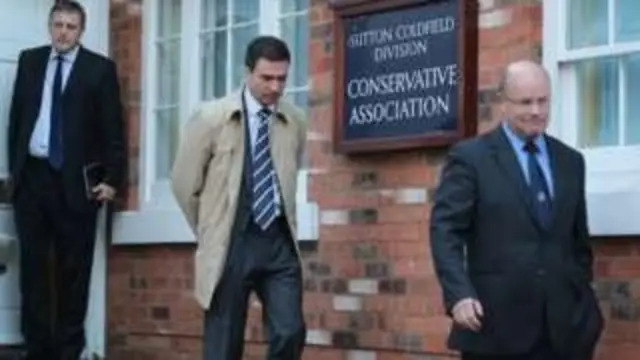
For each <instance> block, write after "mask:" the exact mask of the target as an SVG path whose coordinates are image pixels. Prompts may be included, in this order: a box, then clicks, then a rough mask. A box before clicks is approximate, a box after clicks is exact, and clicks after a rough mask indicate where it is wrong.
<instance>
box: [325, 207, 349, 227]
mask: <svg viewBox="0 0 640 360" xmlns="http://www.w3.org/2000/svg"><path fill="white" fill-rule="evenodd" d="M349 215H350V214H349V212H348V211H345V210H323V211H321V212H320V225H346V224H348V223H349Z"/></svg>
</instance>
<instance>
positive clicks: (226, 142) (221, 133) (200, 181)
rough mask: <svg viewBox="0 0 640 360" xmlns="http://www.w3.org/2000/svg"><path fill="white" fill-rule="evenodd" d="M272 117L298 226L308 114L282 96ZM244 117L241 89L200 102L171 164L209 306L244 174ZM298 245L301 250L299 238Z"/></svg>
mask: <svg viewBox="0 0 640 360" xmlns="http://www.w3.org/2000/svg"><path fill="white" fill-rule="evenodd" d="M274 119H275V120H274V121H273V122H272V123H271V137H270V141H271V154H272V157H273V160H274V167H275V170H276V173H277V174H278V179H279V182H280V189H281V192H282V197H283V200H284V205H285V206H284V207H285V213H286V216H287V219H288V223H289V227H290V228H291V233H292V234H297V231H296V218H295V216H296V187H297V172H298V169H299V167H300V165H301V159H302V154H303V153H304V146H305V143H306V119H305V117H304V114H303V112H302V111H301V110H300V109H299V108H297V107H295V106H294V105H293V104H291V103H288V102H286V101H284V100H281V101H280V103H279V104H278V106H277V112H276V117H275V118H274ZM244 124H245V121H244V119H243V114H242V102H241V92H235V93H233V94H231V95H228V96H227V97H225V98H222V99H217V100H213V101H210V102H207V103H204V104H202V105H201V106H200V107H199V109H198V110H197V111H196V112H195V113H194V115H193V116H192V118H191V119H190V120H189V122H188V124H187V125H186V127H185V130H184V134H183V137H182V140H181V143H180V147H179V149H178V154H177V155H176V159H175V162H174V167H173V169H172V174H171V181H172V189H173V193H174V196H175V198H176V200H177V202H178V205H179V206H180V208H181V210H182V212H183V213H184V215H185V217H186V219H187V221H188V223H189V225H190V226H191V228H192V230H193V232H194V233H195V235H196V239H197V249H196V253H195V296H196V299H197V301H198V303H199V304H200V305H201V306H202V308H204V309H207V308H209V306H210V304H211V299H212V297H213V293H214V291H215V289H216V286H217V284H218V282H219V280H220V276H221V275H222V270H223V268H224V263H225V260H226V257H227V251H228V249H229V240H230V237H231V228H232V226H233V222H234V220H235V213H236V207H237V203H238V194H239V192H240V184H241V180H242V169H243V159H244V149H245V145H244V141H245V130H244V126H245V125H244ZM296 250H297V251H298V256H299V254H300V253H299V250H298V247H297V244H296Z"/></svg>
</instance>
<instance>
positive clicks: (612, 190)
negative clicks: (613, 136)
mask: <svg viewBox="0 0 640 360" xmlns="http://www.w3.org/2000/svg"><path fill="white" fill-rule="evenodd" d="M568 1H569V0H543V1H542V6H543V41H542V46H543V63H544V65H545V67H546V68H547V69H548V70H549V73H550V77H551V88H552V93H553V99H554V100H553V102H552V108H551V122H550V125H549V133H550V134H552V135H554V136H556V137H558V138H560V139H561V140H562V141H564V142H565V143H567V144H568V145H570V146H572V147H575V148H577V145H578V134H579V128H578V119H577V106H578V104H577V101H578V99H577V93H576V91H575V88H576V81H577V79H576V76H575V71H574V70H573V69H572V66H571V65H570V64H569V63H571V62H573V61H577V60H586V59H592V58H595V57H599V56H603V55H607V56H612V55H613V56H621V55H625V54H629V53H634V52H640V41H637V42H629V43H620V44H614V45H604V46H598V47H589V48H582V49H575V50H571V49H567V46H566V45H567V44H566V36H565V34H567V32H568V31H569V30H570V29H569V24H568V21H567V17H566V14H567V5H568ZM608 4H609V6H611V4H614V5H613V6H615V0H609V3H608ZM613 17H614V11H610V12H609V22H608V24H609V25H608V26H609V28H608V31H609V37H610V38H611V37H612V36H613V31H615V28H614V24H615V23H614V21H613V20H614V19H613ZM558 34H562V36H558ZM621 86H623V84H621ZM624 101H626V99H621V102H620V104H619V105H624ZM620 111H623V112H624V111H625V110H623V108H622V107H621V108H620ZM577 149H578V150H579V151H580V152H581V153H582V154H583V155H584V158H585V162H586V166H587V171H586V178H587V179H586V187H587V189H586V192H587V194H586V196H587V205H588V213H589V228H590V232H591V234H592V235H593V236H621V235H625V236H626V235H638V234H640V222H638V221H637V219H635V214H637V213H638V212H639V211H640V162H638V161H637V159H638V158H640V145H623V146H620V145H618V146H603V147H594V148H587V149H580V148H577Z"/></svg>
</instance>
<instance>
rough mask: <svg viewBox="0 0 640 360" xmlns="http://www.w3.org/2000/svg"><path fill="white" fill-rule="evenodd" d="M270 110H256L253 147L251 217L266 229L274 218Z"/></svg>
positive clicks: (273, 173)
mask: <svg viewBox="0 0 640 360" xmlns="http://www.w3.org/2000/svg"><path fill="white" fill-rule="evenodd" d="M270 117H271V110H269V109H262V110H260V111H259V112H258V118H259V119H260V122H259V125H258V130H257V136H256V143H255V145H254V147H253V179H252V180H253V207H252V208H253V217H254V220H255V222H256V224H258V225H259V226H260V227H261V228H262V229H266V228H267V227H268V226H269V225H270V224H271V223H272V222H273V220H274V219H275V218H276V216H277V209H276V204H275V189H274V185H275V181H276V174H275V170H274V168H273V161H272V159H271V152H270V151H269V118H270Z"/></svg>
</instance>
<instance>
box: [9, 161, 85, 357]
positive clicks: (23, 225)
mask: <svg viewBox="0 0 640 360" xmlns="http://www.w3.org/2000/svg"><path fill="white" fill-rule="evenodd" d="M22 179H23V180H22V182H21V183H20V184H16V186H17V188H16V191H17V192H16V194H15V198H14V212H15V223H16V230H17V233H18V238H19V241H20V272H21V278H20V288H21V292H22V333H23V336H24V338H25V342H26V348H27V353H28V356H27V359H29V360H40V359H43V360H44V359H46V360H77V359H78V358H79V357H80V354H81V352H82V350H83V348H84V345H85V334H84V320H85V315H86V311H87V302H88V287H89V281H90V275H91V265H92V261H93V248H94V242H95V230H96V213H95V212H87V213H77V212H74V211H72V210H71V209H70V207H69V206H68V204H67V201H66V200H65V196H64V186H63V183H62V179H61V176H60V174H59V173H57V172H56V171H54V170H53V169H52V168H50V167H49V165H48V163H47V162H46V161H45V160H37V159H33V158H30V159H29V160H28V163H27V165H26V167H25V169H24V176H23V177H22ZM51 265H53V266H51ZM51 270H53V272H52V271H51Z"/></svg>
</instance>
